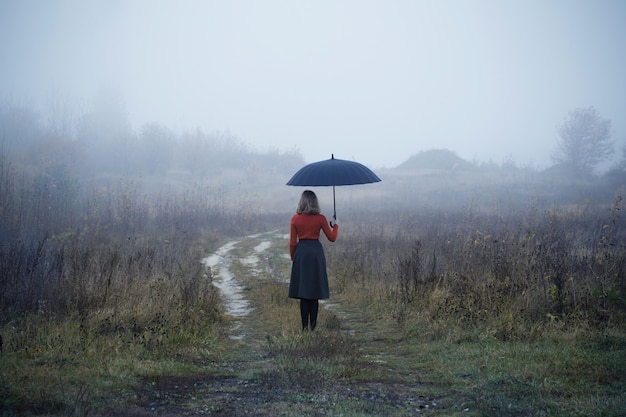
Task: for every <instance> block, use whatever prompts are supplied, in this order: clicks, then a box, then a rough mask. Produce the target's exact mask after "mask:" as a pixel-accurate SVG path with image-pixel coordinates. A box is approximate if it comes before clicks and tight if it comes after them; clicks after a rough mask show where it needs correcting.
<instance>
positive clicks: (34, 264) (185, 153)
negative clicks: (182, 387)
mask: <svg viewBox="0 0 626 417" xmlns="http://www.w3.org/2000/svg"><path fill="white" fill-rule="evenodd" d="M99 116H101V114H99V113H94V114H89V115H85V116H84V117H83V118H82V119H81V123H79V124H78V127H77V128H76V131H75V133H74V134H73V135H70V136H72V137H70V138H66V137H62V136H59V135H57V134H53V133H51V131H50V130H47V129H46V128H45V127H43V126H41V123H38V122H37V120H38V119H37V118H36V116H35V115H33V114H32V113H29V112H28V111H26V110H25V109H16V108H8V107H7V108H4V109H3V120H4V121H5V125H7V126H9V124H8V122H6V120H11V121H12V124H10V126H9V127H10V129H5V132H8V134H9V136H7V133H5V137H4V138H3V143H2V148H1V150H0V201H1V206H0V335H2V341H3V344H2V357H0V364H1V366H0V369H1V371H0V399H1V400H2V403H3V406H2V409H0V415H6V416H12V415H67V414H73V415H88V414H94V413H95V414H96V415H97V414H98V410H99V407H101V406H102V404H106V407H107V409H115V410H118V409H121V408H123V407H124V404H126V403H128V402H132V398H130V397H125V395H127V394H125V393H128V392H129V388H130V387H133V386H134V385H135V384H136V383H137V379H136V378H137V377H138V376H146V375H159V374H163V373H168V374H172V373H185V372H193V369H195V368H193V367H194V366H195V365H197V364H198V363H199V362H202V361H219V360H220V358H224V357H228V355H229V354H232V353H229V352H228V348H227V342H225V340H226V338H225V330H224V329H225V323H226V322H227V318H226V317H225V316H224V314H223V308H222V305H221V302H220V296H219V293H218V292H217V290H216V289H215V287H214V286H213V285H212V283H211V276H210V272H209V271H206V269H205V268H204V267H203V265H202V264H201V262H200V260H201V259H202V258H203V257H204V256H207V255H208V254H210V253H211V252H212V251H213V250H215V249H216V248H217V247H218V246H219V245H220V244H221V243H223V242H225V241H226V240H227V239H229V238H241V237H243V236H247V235H252V234H255V233H258V232H266V231H269V230H277V229H278V230H282V229H285V231H286V222H287V219H288V216H289V215H290V214H291V212H292V207H293V206H294V205H295V201H294V198H293V197H294V196H297V195H298V194H297V193H298V192H299V191H300V190H297V189H294V190H290V193H289V194H288V193H286V192H285V191H284V190H285V188H287V187H285V186H284V183H285V182H286V181H287V179H288V178H289V176H290V175H291V174H292V173H293V172H294V170H295V169H297V168H298V167H299V166H301V165H302V164H303V163H304V162H303V160H302V158H301V157H300V156H299V155H298V154H297V152H287V153H282V152H278V151H265V152H259V151H256V150H250V149H249V148H248V147H247V146H245V145H244V144H241V143H239V142H237V141H236V140H235V139H233V138H232V137H230V136H229V135H226V134H219V133H216V134H207V133H204V132H201V131H196V132H193V133H185V134H175V133H173V132H172V131H170V130H168V129H167V128H165V127H163V126H160V125H158V124H154V125H149V126H145V127H144V128H143V129H142V130H141V131H140V132H139V133H134V132H132V131H131V130H130V128H129V127H128V126H127V124H125V123H120V120H119V118H115V117H114V118H113V120H108V119H107V118H104V119H103V118H102V117H100V118H99ZM122 119H123V118H122ZM27 127H28V129H27ZM56 133H59V132H56ZM11 135H13V136H11ZM434 161H436V163H433V162H434ZM625 172H626V171H625V170H624V164H623V163H622V164H621V165H620V164H617V165H615V166H613V167H612V168H611V169H610V170H607V171H605V172H604V173H601V174H600V173H590V172H589V171H587V172H585V173H584V175H580V176H572V175H569V174H568V173H567V172H565V171H563V170H562V166H559V165H557V166H555V167H553V168H552V169H549V170H546V171H544V172H537V171H534V170H532V169H530V168H524V167H519V166H518V165H517V164H516V163H515V162H514V161H513V160H509V161H505V162H504V163H502V164H494V163H479V162H469V161H463V160H461V159H460V158H458V157H457V156H456V155H455V154H454V153H453V152H451V151H448V150H431V151H426V152H423V153H418V154H416V155H413V156H412V157H411V158H409V159H408V160H407V161H406V163H405V164H403V165H401V166H399V167H396V168H387V169H381V170H379V172H377V173H378V174H379V176H380V177H381V178H382V179H383V182H382V183H381V184H377V185H372V186H358V187H353V188H341V190H338V191H340V192H338V200H337V204H338V206H339V218H340V222H341V223H340V224H341V238H340V239H339V240H338V241H337V242H336V243H335V244H333V245H330V246H328V247H327V258H328V262H329V271H330V275H331V281H332V282H331V288H332V293H333V299H335V300H336V301H338V302H341V303H342V305H344V306H345V307H346V308H348V309H350V310H351V311H356V312H358V314H356V315H357V316H360V317H361V320H362V321H363V323H364V324H362V326H364V327H363V328H362V330H363V329H366V330H368V331H369V332H370V333H369V334H370V335H371V334H372V332H373V333H375V334H377V335H379V336H380V338H381V339H380V340H388V341H389V342H390V343H391V342H393V343H394V344H396V347H397V346H400V345H397V344H398V343H402V342H406V343H407V345H409V344H410V345H420V344H421V345H422V346H425V348H426V349H434V347H435V346H436V347H437V348H438V349H439V348H442V346H460V345H461V344H463V343H465V342H467V343H469V344H468V345H467V346H471V347H472V348H476V346H477V345H478V344H482V346H483V347H484V348H485V349H486V350H485V352H486V353H485V354H486V355H492V354H493V355H494V357H495V353H494V351H495V349H500V348H502V346H503V345H497V344H498V343H522V344H533V343H537V342H539V341H550V342H549V343H548V342H546V343H547V344H548V345H550V346H552V348H550V349H552V351H554V352H560V353H555V355H557V356H558V355H563V352H569V351H562V350H558V349H557V348H556V347H555V346H556V345H558V344H559V342H563V341H568V340H569V341H572V340H574V341H575V344H576V346H579V345H581V344H582V345H585V346H586V348H587V350H585V352H587V353H588V354H589V357H587V358H585V359H584V361H583V362H582V363H581V364H578V365H575V364H571V363H570V364H569V366H572V367H573V368H572V370H571V373H567V372H569V371H567V372H566V371H564V370H563V369H555V370H554V374H553V375H557V377H558V378H559V382H558V384H557V383H555V384H556V385H558V386H557V388H555V389H554V390H552V391H551V390H550V388H549V387H545V386H544V387H543V388H537V387H536V386H534V388H533V389H532V390H531V391H532V392H530V393H528V392H526V391H524V389H527V388H528V386H529V385H528V384H530V385H532V384H534V383H535V381H536V377H537V375H542V376H545V378H548V376H546V375H545V374H544V373H543V372H540V370H538V369H535V370H533V371H532V372H535V373H536V374H533V375H529V374H524V373H522V372H521V371H520V374H519V375H517V376H509V377H508V379H507V378H501V379H499V380H498V379H495V378H494V379H489V380H479V382H476V384H475V385H474V386H473V387H472V388H468V387H464V388H463V387H462V385H461V383H460V382H458V381H457V382H454V383H455V384H457V383H458V384H459V385H458V386H457V385H455V387H456V388H455V389H464V390H466V391H464V392H466V393H467V392H471V395H474V396H475V398H476V402H480V401H478V399H480V398H483V399H484V398H486V397H487V399H488V400H489V401H488V404H489V406H488V407H487V408H485V409H484V410H483V413H482V415H489V414H488V410H491V411H490V412H493V415H507V411H506V410H507V408H506V405H502V404H500V402H499V401H500V400H503V399H502V398H500V397H498V398H496V397H495V396H493V394H489V392H490V389H489V387H490V385H489V384H496V383H497V382H498V381H499V382H500V383H504V384H506V383H509V384H511V387H510V388H511V390H512V392H514V395H520V396H521V397H520V401H521V402H522V403H525V404H527V406H523V407H522V408H521V409H519V410H517V411H515V410H514V411H515V412H513V411H510V412H509V414H508V415H531V414H529V410H530V409H535V405H537V404H535V403H533V404H532V405H530V402H531V400H529V398H541V400H540V401H539V403H540V404H538V405H537V408H536V409H537V410H546V409H548V408H551V407H552V409H553V410H554V409H555V407H556V409H557V410H562V411H561V412H557V413H556V414H554V415H567V414H568V413H569V414H570V415H590V414H586V413H588V412H590V410H592V411H594V412H596V411H597V414H595V415H615V416H617V415H620V411H623V409H624V408H623V407H624V406H625V404H624V401H623V399H620V398H623V394H624V385H623V384H624V381H625V377H624V366H623V365H624V355H625V350H626V335H625V334H624V327H623V323H624V322H625V321H626V298H625V297H626V224H625V220H624V217H623V213H622V208H623V204H624V203H623V195H624V191H625V190H624V184H625V183H626V181H624V179H625V178H626V173H625ZM319 194H320V197H321V199H322V201H323V209H324V208H326V211H328V209H327V207H328V206H329V202H327V201H328V200H324V198H325V196H324V194H323V191H320V193H319ZM284 243H285V250H286V242H284ZM279 245H280V243H279ZM277 250H278V251H280V249H277ZM287 268H288V265H287V264H279V265H276V266H275V270H274V272H275V273H277V274H279V275H282V276H283V277H284V276H285V275H286V274H287V273H288V272H287ZM268 286H269V287H271V288H269V287H268ZM281 290H282V287H281V286H280V284H276V283H273V284H271V285H270V284H267V286H265V287H264V288H260V289H258V291H270V292H271V293H272V294H274V295H273V296H271V297H270V298H271V299H272V300H274V301H273V302H274V303H275V306H274V307H272V308H275V309H276V310H268V311H267V312H266V313H263V314H267V315H268V317H266V318H263V317H264V316H263V315H262V314H261V316H262V318H263V320H266V321H267V322H268V323H269V322H274V323H277V321H276V320H278V319H277V317H279V316H280V317H283V316H284V314H283V313H284V311H285V309H289V308H291V306H290V305H289V304H287V302H286V300H285V299H282V298H281V297H280V291H281ZM254 294H255V293H254V292H253V293H252V294H251V296H254ZM261 294H265V295H267V293H263V292H261ZM285 297H286V296H285ZM260 299H267V297H265V296H263V297H261V298H260ZM259 302H260V301H259ZM272 312H273V313H272ZM278 312H280V314H279V313H278ZM270 317H274V320H272V319H271V318H270ZM278 322H280V321H278ZM376 323H378V324H376ZM342 326H344V324H342V322H341V318H340V317H339V316H335V315H332V314H329V315H327V316H326V318H325V328H326V330H327V331H331V330H333V329H341V328H342ZM379 326H380V327H379ZM391 329H392V330H393V337H391V336H390V334H391ZM282 330H284V329H282ZM385 332H390V333H389V334H387V333H385ZM270 333H271V331H270ZM383 335H385V336H384V337H383ZM268 340H270V341H271V340H272V339H271V337H270V338H269V339H268ZM294 340H299V339H294V338H290V337H288V336H284V333H283V336H281V337H278V338H276V339H274V340H273V342H271V343H270V344H269V345H268V350H269V351H271V352H272V354H273V355H274V357H275V358H282V360H283V362H281V364H282V365H281V366H284V368H280V367H279V368H277V370H275V371H273V373H272V372H267V371H264V372H263V373H261V374H260V375H261V376H260V377H259V378H261V379H262V380H263V378H266V379H267V380H268V381H271V382H272V383H276V381H278V382H280V381H292V379H290V378H289V375H290V372H291V371H294V370H298V371H303V370H302V369H301V368H299V365H298V364H296V363H292V362H291V361H290V360H289V359H288V358H289V357H290V355H294V354H295V352H296V351H297V349H298V345H297V344H294ZM321 340H323V341H325V342H326V343H329V344H327V345H326V348H325V349H327V350H325V351H324V352H327V353H328V352H329V353H328V355H330V357H335V356H333V355H340V357H341V358H342V359H341V360H342V361H344V360H345V361H346V362H342V366H341V367H338V369H340V371H337V372H336V373H333V372H334V371H332V370H329V371H328V373H327V374H325V375H327V377H325V378H328V381H330V380H331V379H334V378H338V379H342V378H356V379H361V380H362V379H364V378H370V377H371V375H370V374H368V373H367V370H363V369H362V365H363V363H362V361H361V359H359V358H358V357H355V356H354V355H353V354H351V353H350V352H353V347H354V346H353V345H352V344H351V343H354V342H350V341H347V339H345V338H343V336H341V337H340V336H337V338H329V337H327V338H325V339H321ZM303 343H304V342H303ZM306 343H311V344H312V345H311V346H310V352H314V351H315V352H319V349H318V348H319V346H318V345H315V343H317V342H316V341H315V340H309V341H308V342H306ZM364 343H365V342H364ZM552 343H554V345H552ZM508 346H510V345H508ZM300 348H302V345H300ZM490 349H491V350H490ZM431 353H432V352H431ZM318 354H319V353H318ZM417 355H418V356H414V359H415V360H412V361H411V362H410V363H412V364H414V363H415V361H416V360H417V359H416V358H420V356H419V354H417ZM594 357H595V358H596V359H597V358H599V359H598V360H600V362H594ZM346 358H347V359H346ZM456 359H457V360H458V358H456ZM526 359H528V358H526ZM553 359H554V358H553ZM553 359H551V360H553ZM420 360H424V361H427V360H429V359H427V358H425V357H421V359H420ZM450 360H451V361H452V359H450ZM581 361H582V359H581ZM407 363H408V362H407ZM551 363H554V361H553V362H551ZM334 365H336V363H334V364H333V366H334ZM430 365H432V364H430ZM585 365H589V366H594V367H595V368H593V370H590V369H587V368H585V369H587V370H586V372H588V373H587V374H585V375H583V376H582V377H579V376H577V374H575V371H580V370H581V369H582V368H583V367H585ZM329 366H330V365H329ZM407 366H408V365H407ZM411 366H413V365H411ZM454 366H460V365H459V363H457V362H455V365H454ZM477 366H478V365H477ZM489 366H493V365H489ZM431 368H432V367H431ZM329 369H330V368H329ZM509 371H510V368H509ZM416 372H418V371H417V370H416ZM424 372H425V375H427V376H428V377H430V378H433V379H434V380H436V381H439V382H441V381H444V380H445V381H447V382H449V383H450V384H452V383H453V382H450V381H448V380H447V379H445V378H444V377H443V376H441V375H439V376H437V375H434V374H428V372H426V371H424ZM431 372H432V371H431ZM468 372H469V373H470V374H472V375H474V374H476V375H478V373H479V372H478V371H471V372H470V371H468ZM493 372H496V371H495V370H493ZM498 372H506V369H505V370H504V371H501V370H500V371H498ZM320 375H324V373H323V372H320V373H319V375H317V377H319V378H321V376H320ZM328 375H331V376H332V378H330V377H328ZM491 375H494V374H493V373H492V374H491ZM314 377H316V376H315V375H314ZM425 377H426V376H425ZM557 377H555V378H557ZM268 378H269V379H268ZM272 378H275V379H272ZM576 378H579V380H581V381H584V384H583V385H581V384H579V382H577V381H576ZM580 378H582V379H580ZM455 381H456V380H455ZM520 381H521V382H520ZM447 382H446V383H447ZM270 385H271V384H270ZM279 385H280V384H279ZM304 388H306V387H304ZM304 388H303V389H304ZM559 389H564V390H566V391H567V392H569V393H570V394H567V395H563V396H560V395H559V394H557V392H556V391H558V390H559ZM590 389H592V390H593V392H594V393H595V394H594V395H595V397H594V398H595V400H591V399H590V400H588V401H587V402H584V403H576V404H573V402H572V401H573V400H572V398H573V397H575V396H577V395H578V396H580V395H583V393H585V392H587V390H590ZM522 391H524V392H525V393H524V392H522ZM112 393H114V394H112ZM120 393H122V394H120ZM431 394H432V395H437V394H436V393H434V392H433V393H431ZM128 395H130V394H128ZM468 395H469V394H468ZM471 395H470V396H471ZM490 395H491V397H490ZM537 396H538V397H537ZM112 397H115V400H112V399H111V398H112ZM565 397H567V398H565ZM457 399H458V398H457ZM466 400H467V398H466ZM507 400H510V398H509V399H507ZM596 400H597V401H599V402H600V403H601V404H600V405H598V404H596V405H594V404H595V402H594V401H596ZM116 401H117V402H116ZM467 401H469V402H471V401H470V400H467ZM503 401H504V400H503ZM498 407H502V408H498ZM509 410H510V409H509ZM563 410H564V411H563ZM498 411H500V412H498ZM518 411H519V412H518ZM516 413H517V414H516ZM547 414H548V413H547V412H546V413H544V414H541V412H539V411H538V412H537V413H536V414H532V415H547ZM592 414H593V413H592ZM347 415H350V414H347ZM353 415H357V414H356V413H355V414H353ZM359 415H361V414H359Z"/></svg>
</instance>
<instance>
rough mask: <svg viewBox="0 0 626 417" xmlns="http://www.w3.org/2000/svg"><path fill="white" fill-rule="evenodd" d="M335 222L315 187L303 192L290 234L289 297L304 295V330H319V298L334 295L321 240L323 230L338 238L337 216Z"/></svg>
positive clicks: (301, 304) (334, 238)
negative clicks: (328, 216)
mask: <svg viewBox="0 0 626 417" xmlns="http://www.w3.org/2000/svg"><path fill="white" fill-rule="evenodd" d="M331 226H332V229H331V228H330V226H329V225H328V221H327V220H326V217H325V216H324V215H323V214H320V206H319V203H318V201H317V196H316V195H315V193H314V192H313V191H309V190H306V191H304V192H303V193H302V196H301V197H300V201H299V202H298V207H297V208H296V214H294V215H293V217H292V218H291V231H290V234H289V252H290V254H291V260H292V262H293V263H292V265H291V281H290V282H289V298H297V299H300V315H301V316H302V330H307V329H308V328H309V326H310V329H311V330H315V326H316V325H317V311H318V309H319V300H323V299H326V298H328V297H329V296H330V294H329V290H328V275H327V274H326V257H325V256H324V249H323V248H322V244H321V243H320V241H319V237H320V230H322V231H324V234H325V235H326V237H327V238H328V240H330V241H331V242H334V241H335V240H336V239H337V234H338V232H339V225H338V224H337V219H333V220H332V221H331Z"/></svg>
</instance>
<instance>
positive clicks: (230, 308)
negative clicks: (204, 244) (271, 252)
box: [202, 234, 272, 338]
mask: <svg viewBox="0 0 626 417" xmlns="http://www.w3.org/2000/svg"><path fill="white" fill-rule="evenodd" d="M268 235H269V234H268ZM259 238H261V239H262V235H252V236H248V237H246V238H244V239H241V240H235V241H232V242H228V243H226V244H225V245H223V246H222V247H220V248H219V249H218V250H217V251H215V253H214V254H212V255H210V256H208V257H206V258H204V259H202V264H203V265H204V266H205V267H207V268H210V271H211V276H212V278H213V285H215V286H216V287H217V288H218V289H219V290H220V293H221V295H222V301H223V303H224V309H225V312H226V314H228V315H229V316H232V317H234V318H242V317H245V316H247V315H249V314H250V313H251V312H252V310H253V308H252V307H251V306H250V302H249V301H248V300H247V299H246V297H245V295H244V293H243V290H244V288H243V286H242V285H241V284H240V283H239V282H238V281H237V279H236V278H235V276H234V274H233V273H232V272H231V269H230V268H231V266H232V264H233V261H235V258H234V257H233V256H234V255H232V254H231V251H233V250H234V249H235V248H236V247H237V245H238V244H239V243H241V242H243V241H245V240H246V239H259ZM271 245H272V243H271V242H270V241H269V240H262V241H261V242H260V243H259V244H258V245H256V246H255V247H254V253H253V254H250V255H249V256H247V257H245V258H240V259H236V260H237V261H238V262H240V263H242V264H244V265H246V266H249V267H252V268H256V267H257V265H258V263H259V257H260V255H261V254H262V253H263V252H264V251H266V250H267V249H269V248H270V247H271ZM236 327H238V326H235V328H236ZM235 338H241V336H236V337H235Z"/></svg>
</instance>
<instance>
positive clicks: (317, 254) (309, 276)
mask: <svg viewBox="0 0 626 417" xmlns="http://www.w3.org/2000/svg"><path fill="white" fill-rule="evenodd" d="M328 297H330V293H329V290H328V275H327V274H326V256H324V248H323V247H322V244H321V243H320V241H319V240H316V239H303V240H300V241H299V242H298V246H296V252H295V254H294V256H293V263H292V265H291V281H290V282H289V298H304V299H309V300H324V299H327V298H328Z"/></svg>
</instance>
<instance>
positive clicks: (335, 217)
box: [333, 185, 337, 220]
mask: <svg viewBox="0 0 626 417" xmlns="http://www.w3.org/2000/svg"><path fill="white" fill-rule="evenodd" d="M333 219H335V220H337V205H336V204H335V186H334V185H333Z"/></svg>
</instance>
